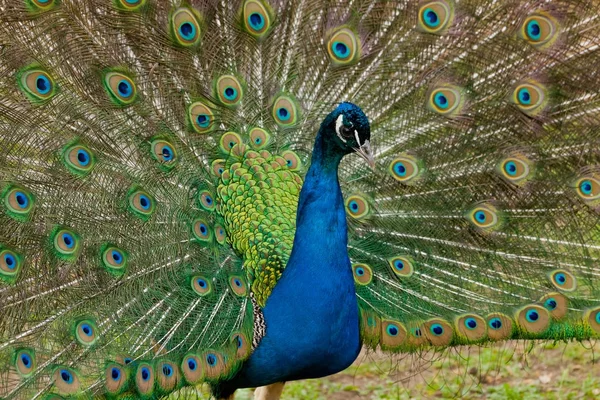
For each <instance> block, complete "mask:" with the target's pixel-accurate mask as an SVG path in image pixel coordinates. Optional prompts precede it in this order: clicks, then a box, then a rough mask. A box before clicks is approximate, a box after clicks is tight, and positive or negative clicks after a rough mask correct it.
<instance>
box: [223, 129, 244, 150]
mask: <svg viewBox="0 0 600 400" xmlns="http://www.w3.org/2000/svg"><path fill="white" fill-rule="evenodd" d="M240 144H242V138H241V136H240V135H238V134H237V133H235V132H226V133H224V134H223V136H221V140H219V148H220V149H221V151H222V152H224V153H225V154H229V153H230V152H231V150H232V149H233V148H234V147H235V146H237V145H240Z"/></svg>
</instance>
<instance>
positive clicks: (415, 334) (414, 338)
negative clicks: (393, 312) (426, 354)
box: [406, 323, 429, 347]
mask: <svg viewBox="0 0 600 400" xmlns="http://www.w3.org/2000/svg"><path fill="white" fill-rule="evenodd" d="M424 329H425V328H424V326H423V325H414V324H413V323H411V325H410V326H409V327H408V336H407V339H406V344H407V345H409V346H411V347H421V346H423V345H426V344H428V343H429V340H428V339H427V336H426V335H425V334H424V333H423V331H424Z"/></svg>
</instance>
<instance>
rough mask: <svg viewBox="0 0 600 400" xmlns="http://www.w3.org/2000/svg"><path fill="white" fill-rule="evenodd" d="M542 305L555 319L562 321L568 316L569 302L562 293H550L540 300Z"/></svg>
mask: <svg viewBox="0 0 600 400" xmlns="http://www.w3.org/2000/svg"><path fill="white" fill-rule="evenodd" d="M540 304H542V305H543V306H544V308H545V309H546V310H548V311H549V312H550V315H551V316H552V318H554V319H561V318H562V317H564V316H565V315H567V312H568V311H569V310H568V304H569V301H568V300H567V298H566V297H565V296H564V295H563V294H560V293H555V292H554V293H548V294H547V295H545V296H544V297H542V298H541V299H540Z"/></svg>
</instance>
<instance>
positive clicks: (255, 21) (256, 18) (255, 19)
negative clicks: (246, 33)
mask: <svg viewBox="0 0 600 400" xmlns="http://www.w3.org/2000/svg"><path fill="white" fill-rule="evenodd" d="M261 22H262V16H261V15H260V14H258V13H253V14H251V15H250V23H251V24H252V25H254V26H257V25H260V23H261Z"/></svg>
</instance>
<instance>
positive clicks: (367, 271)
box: [352, 264, 373, 286]
mask: <svg viewBox="0 0 600 400" xmlns="http://www.w3.org/2000/svg"><path fill="white" fill-rule="evenodd" d="M352 272H353V274H354V282H356V283H357V284H358V285H361V286H365V285H368V284H369V283H371V281H373V270H372V269H371V267H369V266H368V265H367V264H353V265H352Z"/></svg>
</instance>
